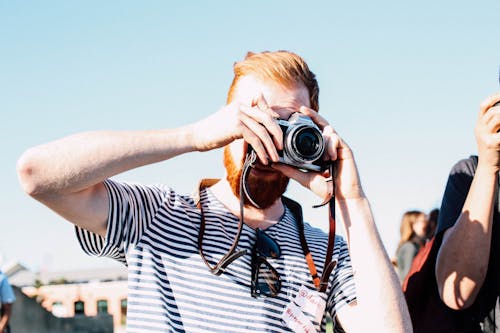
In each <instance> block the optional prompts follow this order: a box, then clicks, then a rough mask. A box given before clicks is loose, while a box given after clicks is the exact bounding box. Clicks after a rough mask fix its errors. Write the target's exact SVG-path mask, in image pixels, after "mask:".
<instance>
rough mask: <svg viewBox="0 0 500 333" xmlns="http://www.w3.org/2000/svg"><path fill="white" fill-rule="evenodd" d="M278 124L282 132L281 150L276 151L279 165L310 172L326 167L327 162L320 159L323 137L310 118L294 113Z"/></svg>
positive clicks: (323, 149) (323, 145) (322, 149)
mask: <svg viewBox="0 0 500 333" xmlns="http://www.w3.org/2000/svg"><path fill="white" fill-rule="evenodd" d="M278 124H279V125H280V127H281V130H282V131H283V150H281V151H278V155H279V156H280V158H279V161H280V162H281V163H284V164H288V165H291V166H293V167H296V168H298V169H304V170H311V171H323V170H325V169H326V168H327V167H328V161H324V160H323V158H322V157H323V152H324V151H325V142H324V140H323V135H322V134H321V131H320V129H319V128H318V126H316V124H315V123H314V122H313V121H312V120H311V118H309V117H307V116H305V115H303V114H300V113H298V112H296V113H293V114H292V115H291V116H290V118H289V119H288V120H282V119H279V120H278Z"/></svg>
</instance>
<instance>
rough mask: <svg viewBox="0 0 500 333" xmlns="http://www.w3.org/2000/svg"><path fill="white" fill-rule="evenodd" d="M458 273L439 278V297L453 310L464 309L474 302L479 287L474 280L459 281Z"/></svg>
mask: <svg viewBox="0 0 500 333" xmlns="http://www.w3.org/2000/svg"><path fill="white" fill-rule="evenodd" d="M454 275H456V274H451V275H450V276H449V277H448V278H447V279H445V280H443V279H439V277H438V279H437V284H438V290H439V297H440V298H441V300H442V301H443V303H444V304H446V306H448V307H449V308H450V309H452V310H464V309H467V308H468V307H470V306H471V305H472V304H474V302H475V300H476V297H477V294H478V292H479V288H477V286H475V284H474V283H472V281H458V280H457V278H456V276H454Z"/></svg>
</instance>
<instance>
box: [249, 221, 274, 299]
mask: <svg viewBox="0 0 500 333" xmlns="http://www.w3.org/2000/svg"><path fill="white" fill-rule="evenodd" d="M280 256H281V250H280V247H279V245H278V243H277V242H276V241H275V240H274V239H272V238H271V237H269V236H268V235H267V234H266V233H265V232H264V230H262V229H260V228H257V241H256V242H255V245H254V246H253V250H252V281H251V293H252V296H253V297H258V296H270V297H275V296H276V295H278V293H279V292H280V290H281V278H280V275H279V274H278V271H276V269H275V268H274V267H273V266H272V265H271V264H270V263H269V262H268V261H267V259H277V258H279V257H280Z"/></svg>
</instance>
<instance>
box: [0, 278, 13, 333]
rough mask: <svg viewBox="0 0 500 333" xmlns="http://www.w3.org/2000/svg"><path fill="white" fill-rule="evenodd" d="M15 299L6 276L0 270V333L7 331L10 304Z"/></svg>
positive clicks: (8, 328)
mask: <svg viewBox="0 0 500 333" xmlns="http://www.w3.org/2000/svg"><path fill="white" fill-rule="evenodd" d="M15 301H16V296H15V295H14V291H13V290H12V287H11V285H10V283H9V280H8V279H7V276H6V275H5V274H4V273H3V272H2V271H0V306H1V310H0V313H1V317H0V333H9V332H10V327H9V320H10V317H11V315H12V305H13V304H14V302H15Z"/></svg>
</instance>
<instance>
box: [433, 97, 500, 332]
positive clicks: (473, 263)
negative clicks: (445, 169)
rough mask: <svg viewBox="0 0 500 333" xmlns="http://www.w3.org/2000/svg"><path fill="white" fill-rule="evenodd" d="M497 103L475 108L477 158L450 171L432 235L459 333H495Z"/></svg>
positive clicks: (499, 221)
mask: <svg viewBox="0 0 500 333" xmlns="http://www.w3.org/2000/svg"><path fill="white" fill-rule="evenodd" d="M499 102H500V93H497V94H495V95H493V96H490V97H489V98H487V99H486V100H484V101H483V102H482V103H481V105H480V108H479V115H478V118H477V121H476V126H475V130H474V133H475V137H476V144H477V148H478V156H470V157H469V158H466V159H462V160H460V161H458V162H457V163H456V164H455V165H454V166H453V168H452V170H451V172H450V175H449V177H448V182H447V184H446V189H445V192H444V196H443V200H442V204H441V209H440V213H439V223H438V228H437V231H436V235H437V236H438V235H441V234H443V235H442V242H441V244H440V248H439V252H438V255H437V260H436V281H437V286H438V289H439V294H440V297H441V299H442V300H443V302H444V303H445V304H446V305H447V306H448V307H449V308H451V309H454V310H460V311H457V312H460V313H461V314H463V315H462V318H464V319H462V322H461V323H460V326H461V327H462V329H463V332H489V333H490V332H500V306H499V295H500V269H499V267H500V265H499V260H500V210H499V207H500V206H499V203H498V200H499V185H498V182H499V180H498V172H499V170H500V134H499V131H500V105H499ZM437 236H436V239H437Z"/></svg>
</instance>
